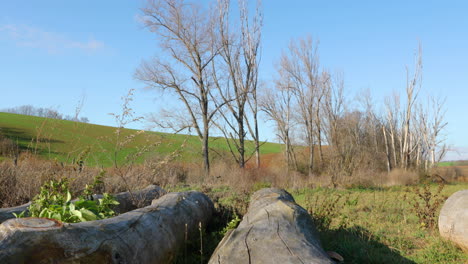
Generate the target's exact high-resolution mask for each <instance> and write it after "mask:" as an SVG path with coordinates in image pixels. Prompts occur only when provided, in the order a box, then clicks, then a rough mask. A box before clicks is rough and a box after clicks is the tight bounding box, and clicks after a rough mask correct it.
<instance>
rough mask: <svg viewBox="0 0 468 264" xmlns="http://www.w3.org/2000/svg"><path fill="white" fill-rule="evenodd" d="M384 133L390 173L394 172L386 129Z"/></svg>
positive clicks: (383, 128)
mask: <svg viewBox="0 0 468 264" xmlns="http://www.w3.org/2000/svg"><path fill="white" fill-rule="evenodd" d="M382 131H383V136H384V141H385V142H384V143H385V154H386V155H387V171H388V173H390V171H392V163H391V160H390V159H391V158H390V149H389V148H388V139H387V132H386V129H385V127H384V126H383V127H382Z"/></svg>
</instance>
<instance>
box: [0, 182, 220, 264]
mask: <svg viewBox="0 0 468 264" xmlns="http://www.w3.org/2000/svg"><path fill="white" fill-rule="evenodd" d="M213 210H214V207H213V203H212V202H211V200H210V199H209V198H208V197H207V196H206V195H204V194H202V193H200V192H195V191H190V192H182V193H170V194H167V195H165V196H163V197H161V198H160V199H158V200H153V202H152V204H151V205H150V206H147V207H144V208H140V209H137V210H134V211H131V212H128V213H125V214H122V215H119V216H116V217H113V218H109V219H105V220H99V221H89V222H82V223H77V224H65V223H61V222H58V221H56V220H52V219H46V218H15V219H10V220H8V221H6V222H4V223H3V224H2V225H0V263H143V264H145V263H172V262H173V261H174V259H175V257H176V255H177V251H178V249H180V248H181V247H182V246H183V244H184V243H185V242H187V241H186V237H187V236H188V237H193V235H195V234H197V233H198V229H199V225H200V224H201V225H202V226H205V225H206V223H207V221H208V220H209V219H210V217H211V215H212V213H213Z"/></svg>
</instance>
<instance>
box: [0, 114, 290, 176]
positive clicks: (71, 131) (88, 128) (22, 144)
mask: <svg viewBox="0 0 468 264" xmlns="http://www.w3.org/2000/svg"><path fill="white" fill-rule="evenodd" d="M116 130H117V129H116V128H115V127H109V126H101V125H93V124H86V123H78V122H73V121H67V120H57V119H47V118H42V117H35V116H26V115H17V114H9V113H0V133H1V134H3V136H5V137H7V138H10V139H11V140H13V141H14V142H15V143H16V144H17V145H18V146H19V148H21V149H22V150H29V151H30V152H32V153H35V154H38V155H40V156H42V157H44V158H47V159H56V160H58V161H61V162H68V163H70V162H74V161H76V160H78V159H80V157H81V158H82V159H83V160H84V162H85V163H86V164H87V165H88V166H104V167H108V166H111V165H112V164H113V160H114V150H115V149H116V145H117V143H118V142H127V143H125V144H123V147H122V148H121V151H119V153H118V155H117V157H116V159H117V161H118V162H123V161H124V160H125V157H129V156H131V155H135V153H137V152H138V149H141V148H143V147H145V146H150V145H151V144H155V143H157V142H160V143H159V144H156V146H154V147H151V148H150V151H148V152H146V153H145V154H144V155H143V156H141V157H139V158H138V161H140V162H141V161H142V160H143V159H144V158H151V157H158V156H159V157H161V156H164V155H167V154H170V153H173V152H174V151H180V156H179V157H178V159H180V160H182V161H186V162H198V161H200V160H201V154H200V153H201V142H200V140H199V139H198V137H196V136H188V135H175V134H168V133H159V132H148V131H145V132H143V133H140V132H138V131H137V130H133V129H123V130H122V134H121V137H120V140H118V139H117V136H116ZM129 137H130V138H131V139H129ZM184 142H185V144H183V143H184ZM210 147H211V148H212V149H213V150H214V151H212V152H211V153H212V154H211V155H212V157H216V155H217V154H215V153H219V154H221V155H224V154H226V155H228V150H229V149H228V146H227V144H226V142H225V140H224V139H223V138H216V137H213V138H211V142H210ZM247 148H248V150H249V151H250V150H252V149H253V143H252V142H248V143H247ZM280 151H281V145H280V144H276V143H266V144H264V145H263V146H262V148H261V153H262V154H268V153H279V152H280ZM218 156H219V155H218Z"/></svg>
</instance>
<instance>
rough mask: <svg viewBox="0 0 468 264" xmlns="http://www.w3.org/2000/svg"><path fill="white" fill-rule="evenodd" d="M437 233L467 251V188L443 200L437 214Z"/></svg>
mask: <svg viewBox="0 0 468 264" xmlns="http://www.w3.org/2000/svg"><path fill="white" fill-rule="evenodd" d="M439 233H440V235H441V236H442V237H443V238H445V239H448V240H450V241H452V242H454V243H455V244H457V245H458V246H459V247H461V248H462V249H463V250H465V251H466V252H468V190H463V191H458V192H456V193H454V194H452V195H451V196H450V197H449V198H448V199H447V201H445V203H444V205H443V207H442V210H440V215H439Z"/></svg>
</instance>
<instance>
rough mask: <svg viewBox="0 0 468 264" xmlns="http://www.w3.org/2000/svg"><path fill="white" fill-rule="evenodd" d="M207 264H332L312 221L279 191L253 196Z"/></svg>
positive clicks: (292, 200) (283, 192) (263, 192)
mask: <svg viewBox="0 0 468 264" xmlns="http://www.w3.org/2000/svg"><path fill="white" fill-rule="evenodd" d="M209 263H212V264H215V263H281V264H282V263H327V264H328V263H330V264H331V263H333V262H332V261H331V260H330V259H329V257H328V256H327V254H326V253H325V251H324V250H323V249H322V247H321V243H320V241H319V239H318V235H317V231H316V229H315V227H314V224H313V221H312V218H311V217H310V215H309V214H308V213H307V211H306V210H305V209H304V208H302V207H300V206H299V205H297V204H296V203H295V201H294V198H293V197H292V196H291V195H290V194H289V193H287V192H286V191H285V190H281V189H273V188H270V189H262V190H260V191H257V192H255V193H254V194H253V195H252V198H251V202H250V205H249V209H248V212H247V214H246V215H245V216H244V218H243V219H242V222H241V223H240V224H239V226H238V227H237V228H236V229H235V230H233V231H232V232H230V233H228V234H226V236H225V237H224V238H223V240H222V241H221V243H220V244H219V245H218V247H217V248H216V250H215V252H214V253H213V255H212V256H211V259H210V261H209Z"/></svg>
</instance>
